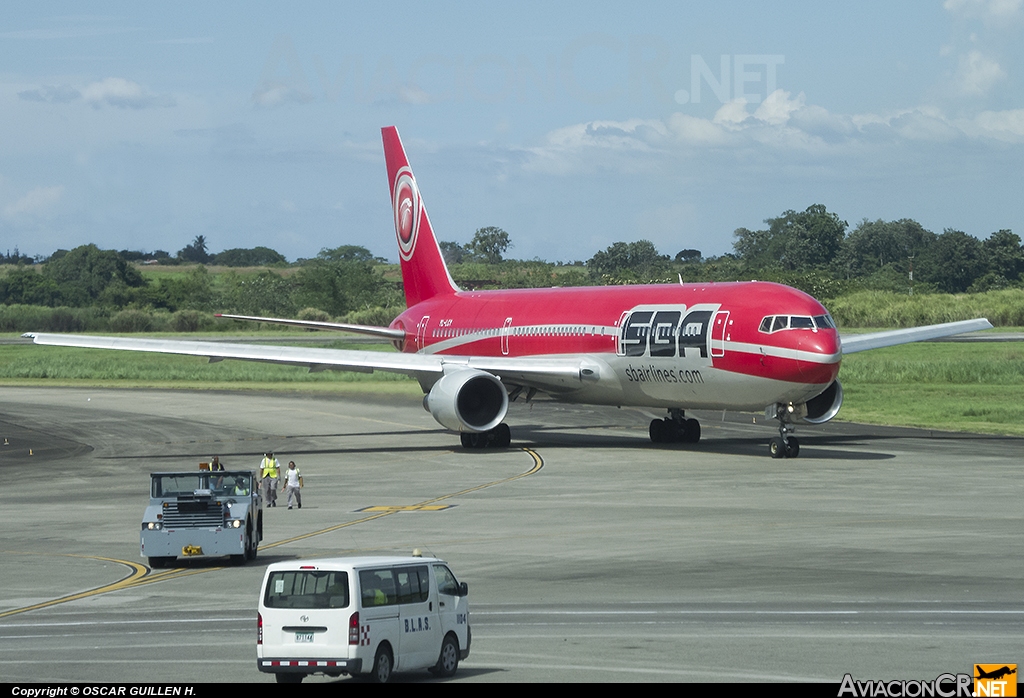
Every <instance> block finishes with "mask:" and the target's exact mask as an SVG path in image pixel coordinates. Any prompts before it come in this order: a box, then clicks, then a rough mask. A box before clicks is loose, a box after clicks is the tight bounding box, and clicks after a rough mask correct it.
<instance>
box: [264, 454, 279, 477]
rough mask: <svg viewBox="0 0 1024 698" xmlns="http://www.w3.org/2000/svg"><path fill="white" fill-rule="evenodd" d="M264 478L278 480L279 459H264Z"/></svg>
mask: <svg viewBox="0 0 1024 698" xmlns="http://www.w3.org/2000/svg"><path fill="white" fill-rule="evenodd" d="M262 467H263V471H262V476H263V477H269V478H271V479H274V480H276V479H277V459H276V458H264V459H263V465H262Z"/></svg>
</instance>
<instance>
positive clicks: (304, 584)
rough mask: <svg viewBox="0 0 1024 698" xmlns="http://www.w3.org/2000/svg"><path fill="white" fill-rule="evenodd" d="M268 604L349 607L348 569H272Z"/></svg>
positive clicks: (273, 605) (276, 606) (266, 603)
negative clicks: (279, 570) (337, 570)
mask: <svg viewBox="0 0 1024 698" xmlns="http://www.w3.org/2000/svg"><path fill="white" fill-rule="evenodd" d="M263 604H264V605H265V606H266V607H267V608H348V604H349V598H348V573H347V572H336V571H328V570H287V571H282V572H272V573H271V574H270V579H269V580H267V593H266V596H265V598H264V599H263Z"/></svg>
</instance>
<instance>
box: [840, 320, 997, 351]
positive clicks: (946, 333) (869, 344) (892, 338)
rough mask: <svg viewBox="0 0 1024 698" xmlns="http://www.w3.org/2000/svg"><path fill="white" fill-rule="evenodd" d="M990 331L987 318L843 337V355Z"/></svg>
mask: <svg viewBox="0 0 1024 698" xmlns="http://www.w3.org/2000/svg"><path fill="white" fill-rule="evenodd" d="M990 329H992V323H991V322H989V321H988V320H986V319H985V318H975V319H974V320H960V321H959V322H944V323H942V324H939V325H925V326H923V327H909V328H907V329H904V330H888V331H886V332H871V333H869V334H851V335H843V336H842V337H841V340H842V344H843V355H844V356H845V355H846V354H855V353H856V352H858V351H867V350H868V349H881V348H882V347H892V346H896V345H897V344H909V343H910V342H923V341H926V340H929V339H939V338H941V337H952V336H953V335H955V334H962V333H964V332H977V331H978V330H990Z"/></svg>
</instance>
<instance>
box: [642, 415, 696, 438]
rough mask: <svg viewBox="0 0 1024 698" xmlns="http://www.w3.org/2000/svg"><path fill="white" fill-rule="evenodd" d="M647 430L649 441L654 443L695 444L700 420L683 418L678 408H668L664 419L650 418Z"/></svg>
mask: <svg viewBox="0 0 1024 698" xmlns="http://www.w3.org/2000/svg"><path fill="white" fill-rule="evenodd" d="M649 431H650V434H651V441H653V442H654V443H656V444H668V443H684V444H695V443H697V442H698V441H700V422H698V421H697V420H696V419H687V418H685V417H684V416H683V411H682V410H680V409H671V410H669V411H668V417H666V418H665V419H655V420H652V421H651V428H650V430H649Z"/></svg>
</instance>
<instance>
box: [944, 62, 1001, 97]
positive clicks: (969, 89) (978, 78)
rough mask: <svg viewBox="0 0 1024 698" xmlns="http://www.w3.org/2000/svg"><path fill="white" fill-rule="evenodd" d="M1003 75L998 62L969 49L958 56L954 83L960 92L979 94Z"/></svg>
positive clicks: (990, 87) (983, 92)
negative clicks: (958, 61) (958, 62)
mask: <svg viewBox="0 0 1024 698" xmlns="http://www.w3.org/2000/svg"><path fill="white" fill-rule="evenodd" d="M1005 77H1006V73H1005V72H1004V71H1003V69H1002V68H1001V67H999V63H998V62H996V61H995V60H993V59H991V58H988V57H986V56H983V55H982V54H981V51H970V52H969V53H967V54H966V55H963V56H960V65H959V67H958V68H957V72H956V76H955V77H954V85H955V87H956V89H957V90H958V91H959V92H960V93H962V94H965V95H972V96H981V95H984V94H985V93H987V92H988V91H989V90H990V89H992V87H993V86H994V85H995V84H996V83H997V82H999V81H1000V80H1002V79H1003V78H1005Z"/></svg>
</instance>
